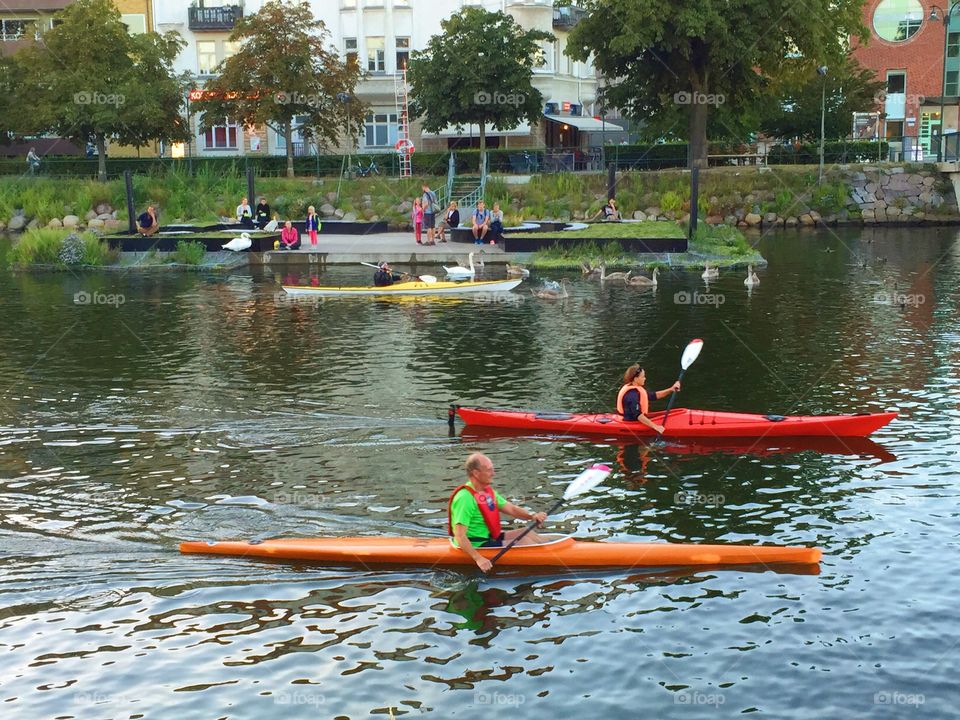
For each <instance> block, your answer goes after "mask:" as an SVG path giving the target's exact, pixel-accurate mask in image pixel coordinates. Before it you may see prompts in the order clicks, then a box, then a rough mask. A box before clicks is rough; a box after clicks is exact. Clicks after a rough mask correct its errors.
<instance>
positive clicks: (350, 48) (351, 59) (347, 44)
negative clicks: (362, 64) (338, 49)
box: [343, 38, 359, 65]
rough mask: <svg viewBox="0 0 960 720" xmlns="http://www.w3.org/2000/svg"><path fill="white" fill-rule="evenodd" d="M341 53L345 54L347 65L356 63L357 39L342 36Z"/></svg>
mask: <svg viewBox="0 0 960 720" xmlns="http://www.w3.org/2000/svg"><path fill="white" fill-rule="evenodd" d="M343 54H344V55H346V56H347V65H356V64H357V63H358V62H359V60H358V59H357V57H358V56H357V39H356V38H344V39H343Z"/></svg>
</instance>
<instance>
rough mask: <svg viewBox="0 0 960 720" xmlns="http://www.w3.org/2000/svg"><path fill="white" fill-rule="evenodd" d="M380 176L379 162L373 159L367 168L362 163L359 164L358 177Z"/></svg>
mask: <svg viewBox="0 0 960 720" xmlns="http://www.w3.org/2000/svg"><path fill="white" fill-rule="evenodd" d="M379 174H380V168H379V166H377V161H376V160H374V159H373V158H371V159H370V164H369V165H368V166H367V167H364V166H363V163H362V162H359V161H358V162H357V175H358V176H359V177H370V176H371V175H379Z"/></svg>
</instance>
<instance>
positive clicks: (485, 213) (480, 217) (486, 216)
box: [473, 200, 490, 245]
mask: <svg viewBox="0 0 960 720" xmlns="http://www.w3.org/2000/svg"><path fill="white" fill-rule="evenodd" d="M489 229H490V211H489V210H487V208H486V207H485V206H484V203H483V200H478V201H477V209H476V210H474V211H473V244H474V245H483V239H484V237H485V236H486V234H487V231H488V230H489Z"/></svg>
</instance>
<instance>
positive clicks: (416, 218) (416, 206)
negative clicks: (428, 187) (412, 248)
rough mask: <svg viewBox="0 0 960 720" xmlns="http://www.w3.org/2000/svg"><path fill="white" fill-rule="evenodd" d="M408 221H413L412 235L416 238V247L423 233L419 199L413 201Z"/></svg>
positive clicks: (421, 205)
mask: <svg viewBox="0 0 960 720" xmlns="http://www.w3.org/2000/svg"><path fill="white" fill-rule="evenodd" d="M410 219H411V220H413V234H414V236H415V237H416V238H417V245H420V244H421V242H420V238H421V236H422V233H423V204H422V203H421V202H420V198H417V199H416V200H414V201H413V211H412V212H411V213H410Z"/></svg>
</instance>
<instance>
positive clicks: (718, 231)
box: [690, 223, 755, 257]
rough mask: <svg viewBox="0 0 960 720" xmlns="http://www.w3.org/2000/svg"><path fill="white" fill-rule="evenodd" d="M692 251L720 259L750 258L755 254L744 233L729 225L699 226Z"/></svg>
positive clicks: (692, 243) (704, 224) (691, 245)
mask: <svg viewBox="0 0 960 720" xmlns="http://www.w3.org/2000/svg"><path fill="white" fill-rule="evenodd" d="M690 249H691V250H695V251H696V252H699V253H702V254H704V255H715V256H719V257H736V256H750V255H753V254H755V251H754V249H753V247H751V245H750V243H748V242H747V239H746V238H745V237H744V235H743V233H742V232H740V231H739V230H737V228H735V227H731V226H729V225H707V224H706V223H701V224H698V225H697V231H696V232H695V233H694V235H693V241H692V242H691V243H690Z"/></svg>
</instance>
